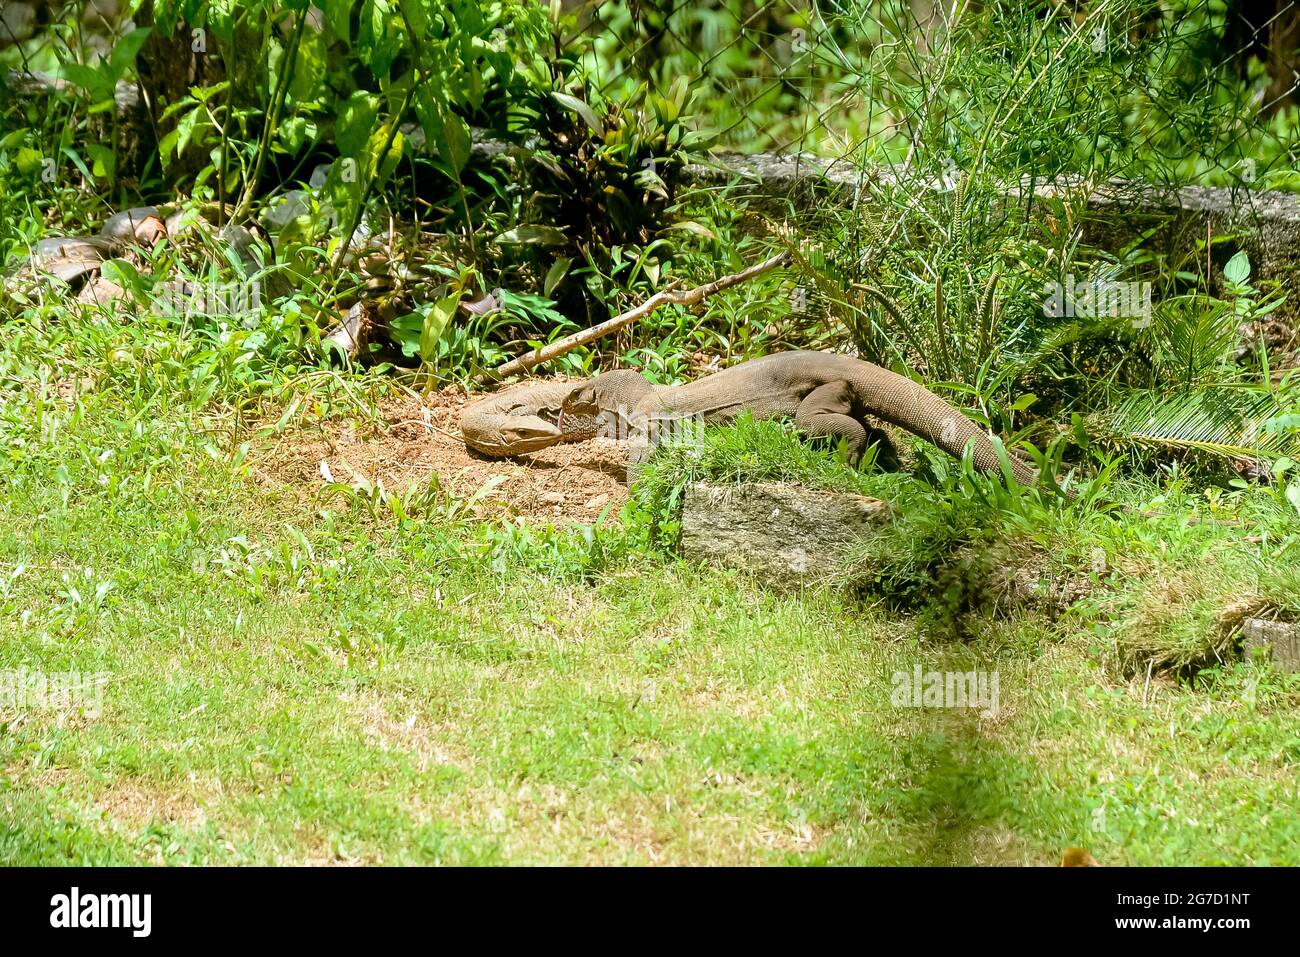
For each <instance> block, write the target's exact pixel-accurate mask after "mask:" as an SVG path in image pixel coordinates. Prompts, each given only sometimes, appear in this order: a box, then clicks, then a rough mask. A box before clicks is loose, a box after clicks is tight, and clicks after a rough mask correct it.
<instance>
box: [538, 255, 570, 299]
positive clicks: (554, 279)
mask: <svg viewBox="0 0 1300 957" xmlns="http://www.w3.org/2000/svg"><path fill="white" fill-rule="evenodd" d="M572 264H573V260H572V259H571V258H569V257H568V256H562V257H560V258H559V259H557V260H555V263H554V265H552V266H551V268H550V269H548V270H547V271H546V282H545V283H543V284H542V294H543V295H545V296H546V298H548V299H549V298H550V297H551V293H552V292H554V291H555V287H556V286H558V285H559V284H560V280H562V279H563V278H564V277H565V276H566V275H567V274H568V272H569V266H571V265H572Z"/></svg>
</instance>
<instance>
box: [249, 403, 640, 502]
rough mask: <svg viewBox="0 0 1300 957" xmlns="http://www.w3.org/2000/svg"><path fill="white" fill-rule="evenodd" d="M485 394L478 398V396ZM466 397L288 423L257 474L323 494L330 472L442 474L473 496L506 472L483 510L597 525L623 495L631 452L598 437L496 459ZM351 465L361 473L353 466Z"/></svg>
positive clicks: (455, 490)
mask: <svg viewBox="0 0 1300 957" xmlns="http://www.w3.org/2000/svg"><path fill="white" fill-rule="evenodd" d="M479 397H480V396H479V395H477V394H476V395H475V396H473V397H472V398H474V399H477V398H479ZM469 398H470V397H467V396H466V395H464V393H462V392H460V391H459V390H456V389H447V390H444V391H442V392H438V393H434V394H432V395H429V396H425V397H419V396H414V395H411V396H406V397H398V398H392V399H387V400H383V401H381V403H380V406H379V411H380V415H379V418H378V421H373V420H369V419H364V420H363V419H338V420H328V421H324V422H320V423H317V424H315V425H312V426H305V427H296V428H290V429H289V430H288V431H286V432H284V433H281V434H279V435H276V436H273V437H271V438H270V439H267V440H265V441H264V442H263V443H262V444H261V445H260V446H257V447H255V448H254V449H253V450H252V452H251V454H250V461H251V467H252V472H253V475H254V477H255V478H257V479H258V480H259V481H262V482H265V483H268V484H272V485H275V486H278V487H284V486H292V487H294V488H296V489H300V490H303V491H305V492H308V493H310V494H313V495H314V494H316V493H318V492H319V491H320V490H321V489H322V488H323V486H325V485H326V484H328V483H329V482H330V479H331V477H332V479H333V480H334V481H337V482H342V483H345V484H349V485H351V484H355V483H356V482H357V476H358V475H359V476H363V477H364V478H365V479H366V480H367V481H369V482H371V483H375V484H378V483H380V482H382V483H383V486H384V488H386V489H388V490H389V491H392V492H397V493H402V492H405V491H406V490H408V489H410V488H411V487H412V486H414V485H426V484H428V482H429V481H430V478H431V476H432V475H433V474H434V473H437V476H438V481H439V483H440V484H441V487H442V488H443V489H445V490H446V491H447V492H449V493H450V494H452V495H455V496H457V497H458V498H468V497H470V496H471V495H473V494H474V493H475V492H477V491H478V490H479V489H481V488H482V487H483V486H484V484H485V483H487V482H489V481H490V480H492V478H493V477H494V476H502V478H503V481H501V483H500V484H498V485H497V486H496V487H495V488H494V489H493V490H492V491H491V492H490V493H489V494H488V495H486V496H485V498H484V503H485V504H484V505H483V506H482V507H481V508H480V509H479V511H480V512H483V513H486V514H491V513H492V512H494V511H496V512H500V511H501V510H503V509H504V510H505V511H506V512H508V513H510V514H516V515H525V516H530V517H536V518H545V519H549V520H552V521H564V520H570V521H577V522H584V523H591V522H593V521H595V520H596V519H597V518H598V517H599V515H600V513H601V511H602V510H604V509H605V508H607V507H608V506H611V505H612V506H613V507H612V508H611V509H610V512H611V514H614V513H617V511H618V509H619V508H620V507H621V506H622V504H623V502H624V501H626V499H627V487H626V485H625V477H626V468H627V452H626V449H624V448H623V447H621V446H619V445H618V444H616V443H614V442H610V441H606V440H602V439H597V440H595V441H590V442H575V443H572V444H566V445H556V446H552V447H551V448H549V449H542V450H541V451H538V452H533V453H531V454H529V455H522V456H519V457H518V458H513V459H490V458H486V457H484V456H482V455H479V454H478V453H477V452H474V451H471V450H470V449H468V448H466V447H465V443H464V442H463V441H462V440H461V437H460V416H461V411H462V410H463V408H464V407H465V405H466V404H468V401H469ZM354 473H355V474H354Z"/></svg>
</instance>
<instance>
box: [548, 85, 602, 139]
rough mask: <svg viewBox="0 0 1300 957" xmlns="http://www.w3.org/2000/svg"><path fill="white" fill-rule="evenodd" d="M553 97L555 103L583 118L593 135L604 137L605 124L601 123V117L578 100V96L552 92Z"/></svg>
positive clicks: (556, 91)
mask: <svg viewBox="0 0 1300 957" xmlns="http://www.w3.org/2000/svg"><path fill="white" fill-rule="evenodd" d="M551 96H553V97H555V101H556V102H557V103H559V104H560V105H561V106H563V107H566V108H567V109H570V110H573V112H575V113H577V114H578V115H579V116H581V117H582V119H583V121H584V122H586V124H587V126H589V127H590V128H591V131H592V132H593V133H595V134H596V135H597V136H600V135H602V133H603V131H604V128H603V124H602V123H601V122H600V117H599V116H597V115H596V111H595V110H593V109H592V108H591V107H590V106H588V105H587V104H586V103H584V102H582V100H580V99H578V98H577V97H576V96H570V95H569V94H567V93H560V92H559V91H558V90H552V91H551Z"/></svg>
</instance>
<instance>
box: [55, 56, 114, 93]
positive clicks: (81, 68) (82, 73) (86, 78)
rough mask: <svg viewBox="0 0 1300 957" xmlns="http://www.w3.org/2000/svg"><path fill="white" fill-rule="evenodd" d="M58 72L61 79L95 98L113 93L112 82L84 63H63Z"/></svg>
mask: <svg viewBox="0 0 1300 957" xmlns="http://www.w3.org/2000/svg"><path fill="white" fill-rule="evenodd" d="M59 70H60V73H61V74H62V76H63V79H65V80H67V81H68V82H69V83H71V84H72V85H73V86H79V87H81V88H82V89H83V90H86V91H88V92H90V93H93V94H94V95H95V96H106V95H109V94H111V93H112V92H113V81H112V80H110V79H109V78H108V76H107V75H106V74H104V73H101V72H100V71H99V70H96V69H94V68H93V67H88V66H86V65H85V64H84V63H65V64H63V65H62V66H61V67H60V68H59Z"/></svg>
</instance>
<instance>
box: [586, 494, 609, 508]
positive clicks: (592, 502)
mask: <svg viewBox="0 0 1300 957" xmlns="http://www.w3.org/2000/svg"><path fill="white" fill-rule="evenodd" d="M608 501H609V493H608V492H606V493H603V494H601V495H595V496H593V497H591V498H589V499H587V503H586V504H585V505H584V506H583V508H590V509H594V508H600V507H601V506H602V505H604V504H605V503H606V502H608Z"/></svg>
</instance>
